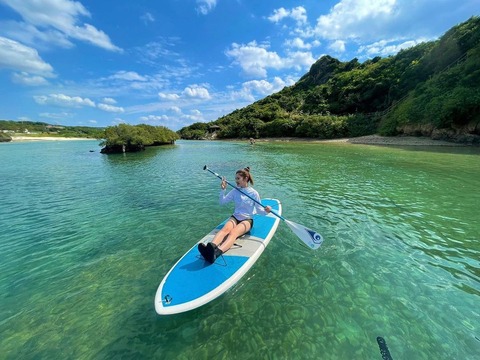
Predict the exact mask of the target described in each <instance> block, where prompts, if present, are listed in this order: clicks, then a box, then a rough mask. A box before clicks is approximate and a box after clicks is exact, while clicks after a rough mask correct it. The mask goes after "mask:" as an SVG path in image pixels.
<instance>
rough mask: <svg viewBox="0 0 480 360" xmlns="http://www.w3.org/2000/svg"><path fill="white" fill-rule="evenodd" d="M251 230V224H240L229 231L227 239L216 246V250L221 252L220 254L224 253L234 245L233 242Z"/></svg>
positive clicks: (247, 222)
mask: <svg viewBox="0 0 480 360" xmlns="http://www.w3.org/2000/svg"><path fill="white" fill-rule="evenodd" d="M251 228H252V224H251V223H250V221H242V222H240V223H239V224H237V225H236V226H235V227H234V228H233V229H231V231H230V232H229V234H228V237H227V239H226V240H225V241H224V242H223V243H220V244H217V245H218V248H219V249H220V250H222V252H226V251H227V250H228V249H230V248H231V247H232V245H233V244H234V243H235V240H237V238H239V237H240V236H242V235H243V234H245V233H247V232H249V231H250V229H251Z"/></svg>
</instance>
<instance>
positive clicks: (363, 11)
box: [315, 0, 398, 40]
mask: <svg viewBox="0 0 480 360" xmlns="http://www.w3.org/2000/svg"><path fill="white" fill-rule="evenodd" d="M397 6H398V5H397V0H341V1H340V2H339V3H338V4H336V5H335V6H334V7H333V8H332V10H331V11H330V13H329V14H327V15H322V16H320V17H319V18H318V19H317V25H316V28H315V33H316V34H317V35H319V36H321V37H323V38H326V39H332V40H336V39H338V38H344V39H346V38H368V37H372V36H378V34H379V28H382V27H384V25H385V24H387V23H388V22H389V21H391V18H392V15H393V13H394V12H395V11H397Z"/></svg>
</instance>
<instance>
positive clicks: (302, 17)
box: [268, 6, 307, 25]
mask: <svg viewBox="0 0 480 360" xmlns="http://www.w3.org/2000/svg"><path fill="white" fill-rule="evenodd" d="M286 18H291V19H293V20H295V21H296V22H297V25H302V24H305V23H306V22H307V10H305V8H304V7H302V6H298V7H296V8H293V9H292V10H287V9H285V8H283V7H281V8H279V9H275V10H273V15H270V16H269V17H268V20H270V21H271V22H274V23H278V22H280V21H282V20H283V19H286Z"/></svg>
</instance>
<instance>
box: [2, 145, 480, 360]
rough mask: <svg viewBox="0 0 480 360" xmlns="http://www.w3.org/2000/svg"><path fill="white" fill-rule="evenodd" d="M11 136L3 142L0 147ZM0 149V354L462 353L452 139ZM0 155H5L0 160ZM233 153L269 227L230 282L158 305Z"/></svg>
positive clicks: (471, 302) (204, 223)
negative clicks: (120, 149)
mask: <svg viewBox="0 0 480 360" xmlns="http://www.w3.org/2000/svg"><path fill="white" fill-rule="evenodd" d="M10 145H12V146H10ZM95 145H96V144H94V143H93V142H92V143H89V142H62V143H54V144H47V143H43V144H38V143H36V144H32V143H23V144H6V145H5V144H3V145H1V146H0V158H1V159H2V166H1V167H0V176H1V178H2V190H3V192H2V201H1V202H0V228H1V229H2V231H1V232H0V246H1V247H2V251H1V252H0V274H1V275H0V301H1V304H2V306H1V307H0V332H1V333H2V337H1V338H0V348H1V349H2V351H3V353H4V354H6V356H7V358H22V359H34V358H57V357H61V358H99V359H100V358H101V359H104V358H117V357H124V358H148V359H150V358H167V357H171V358H193V357H198V358H207V357H214V358H215V357H217V358H233V359H235V358H236V359H258V358H271V359H277V358H278V359H281V358H288V359H308V358H322V359H376V358H380V353H379V350H378V345H377V343H376V338H377V336H382V337H383V338H385V340H386V341H387V343H388V346H389V349H390V352H391V354H392V357H393V358H398V359H407V358H411V359H432V358H438V359H474V358H475V357H476V356H477V355H478V353H480V340H479V339H480V329H479V324H480V313H479V311H478V310H477V308H478V303H479V300H480V299H479V297H480V263H479V260H478V259H479V258H480V248H479V244H480V242H479V234H480V223H479V221H478V204H479V203H480V198H479V195H478V188H479V185H480V177H479V176H478V169H480V154H479V153H478V152H476V151H477V150H475V149H470V148H442V149H433V150H434V151H427V149H425V148H422V149H421V151H417V150H416V149H413V148H408V149H403V148H400V149H399V148H392V147H376V146H363V145H351V144H311V143H257V144H255V145H254V146H250V145H247V144H245V143H235V142H202V141H192V142H186V141H179V142H177V144H176V145H174V146H167V147H161V148H156V149H147V151H145V152H141V153H135V154H131V153H129V154H120V155H113V156H112V155H103V154H100V153H99V152H98V151H97V152H94V153H92V152H89V150H90V149H91V148H92V147H94V146H95ZM4 159H5V160H4ZM204 165H208V166H209V167H210V168H211V169H212V170H213V171H216V172H218V173H219V174H221V175H225V176H227V178H228V179H229V180H231V181H233V175H234V172H235V170H237V169H238V168H241V167H245V166H250V167H251V169H252V173H253V174H254V178H255V188H256V189H257V190H258V191H259V192H260V194H261V196H262V197H274V198H279V199H280V200H281V201H282V205H283V210H284V213H283V214H284V216H285V218H287V219H289V220H292V221H295V222H298V223H300V224H303V225H305V226H307V227H309V228H312V229H315V230H316V231H318V232H319V233H321V234H322V235H323V237H324V239H325V242H324V244H323V245H322V248H321V249H320V250H318V251H316V252H313V251H311V250H310V249H307V248H306V247H305V246H304V245H303V244H302V243H301V242H300V241H299V240H298V239H297V238H296V236H295V235H294V234H293V233H292V232H291V231H290V229H289V228H288V227H286V226H285V225H281V226H280V227H279V228H278V230H277V232H276V234H275V236H274V238H273V239H272V242H271V243H270V245H269V247H268V248H267V249H266V251H265V252H264V254H263V255H262V257H261V258H260V259H259V260H258V262H257V264H256V265H255V266H254V267H253V268H252V269H251V271H250V272H249V273H247V275H246V276H245V277H244V278H243V279H242V280H241V281H240V282H239V283H238V284H237V285H236V286H234V288H233V289H232V290H230V291H229V292H227V294H225V295H224V296H222V297H221V298H219V299H217V300H215V301H213V302H212V303H210V304H207V305H206V306H204V307H201V308H199V309H196V310H194V311H192V312H189V313H185V314H181V315H177V316H169V317H158V316H157V315H156V314H155V312H154V309H153V297H154V294H155V290H156V288H157V286H158V284H159V283H160V281H161V279H162V277H163V276H164V275H165V274H166V273H167V271H168V270H169V269H170V267H171V266H172V265H173V264H174V263H175V262H176V261H177V260H178V258H179V257H180V256H181V255H182V254H183V253H184V252H185V251H187V250H188V249H189V248H190V247H191V246H192V244H194V243H195V242H196V241H198V240H199V239H200V238H201V237H202V236H203V235H204V234H205V233H207V232H208V231H210V230H211V228H212V227H213V226H215V225H216V224H218V222H219V221H221V220H223V219H224V218H225V217H226V216H228V215H229V214H230V211H231V208H230V207H228V206H226V207H220V206H219V205H218V203H217V201H218V200H217V197H218V190H219V180H218V179H217V178H215V177H214V176H212V175H211V174H209V173H207V172H205V171H203V170H202V169H203V166H204Z"/></svg>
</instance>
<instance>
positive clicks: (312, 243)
mask: <svg viewBox="0 0 480 360" xmlns="http://www.w3.org/2000/svg"><path fill="white" fill-rule="evenodd" d="M285 222H286V223H287V225H288V227H289V228H290V229H291V230H292V231H293V232H294V233H295V235H297V236H298V237H299V238H300V240H302V241H303V242H304V243H305V244H306V245H307V246H308V247H309V248H310V249H312V250H316V249H318V248H319V247H320V245H322V242H323V237H322V235H320V234H319V233H317V232H316V231H313V230H310V229H308V228H306V227H305V226H303V225H300V224H297V223H294V222H293V221H290V220H286V219H285Z"/></svg>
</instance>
